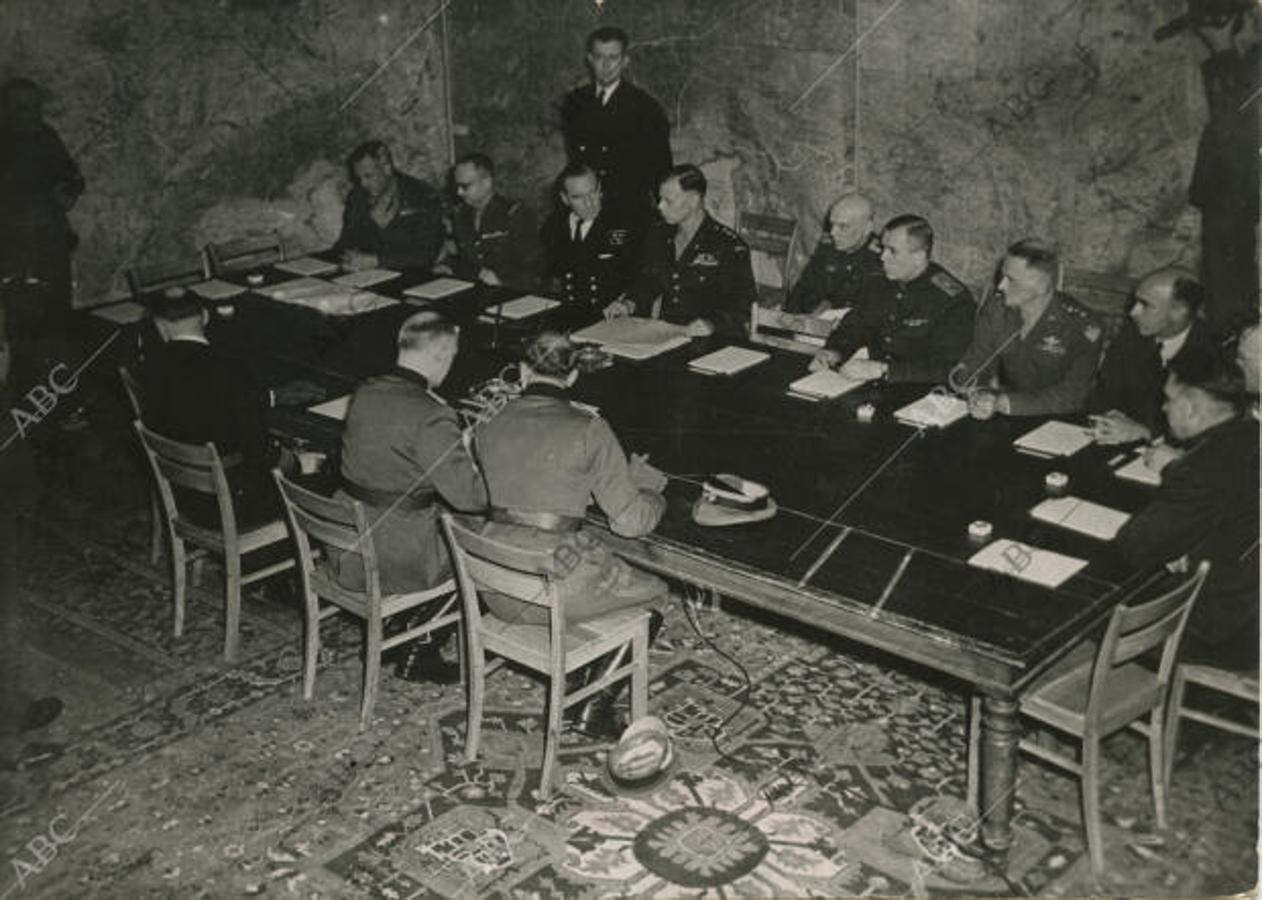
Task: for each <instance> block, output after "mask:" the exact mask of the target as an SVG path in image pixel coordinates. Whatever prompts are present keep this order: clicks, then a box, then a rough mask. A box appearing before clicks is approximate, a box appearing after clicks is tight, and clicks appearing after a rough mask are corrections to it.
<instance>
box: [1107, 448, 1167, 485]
mask: <svg viewBox="0 0 1262 900" xmlns="http://www.w3.org/2000/svg"><path fill="white" fill-rule="evenodd" d="M1113 474H1114V475H1116V476H1117V477H1118V478H1125V479H1126V480H1127V481H1137V482H1139V483H1140V484H1147V485H1151V486H1152V487H1159V486H1160V485H1161V472H1160V470H1158V469H1154V468H1153V467H1152V466H1150V465H1148V463H1146V462H1144V454H1143V453H1140V454H1139V455H1137V456H1136V457H1135V458H1134V459H1132V460H1131V461H1130V462H1128V463H1127V464H1126V465H1124V466H1119V467H1118V468H1116V469H1114V470H1113Z"/></svg>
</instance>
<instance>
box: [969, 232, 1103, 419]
mask: <svg viewBox="0 0 1262 900" xmlns="http://www.w3.org/2000/svg"><path fill="white" fill-rule="evenodd" d="M1059 265H1060V263H1059V261H1058V259H1057V257H1056V253H1055V251H1053V250H1052V249H1051V248H1049V247H1047V246H1046V245H1044V244H1042V243H1040V242H1038V241H1035V240H1030V239H1027V240H1022V241H1018V242H1017V243H1015V244H1013V245H1012V246H1011V247H1009V248H1008V252H1007V256H1006V257H1005V258H1004V261H1003V268H1002V277H1001V278H1000V281H999V289H998V291H997V293H996V295H995V296H994V297H992V298H991V299H990V300H989V301H988V302H986V303H984V304H983V305H982V308H981V310H980V311H979V312H978V314H977V325H976V327H975V329H974V332H973V342H972V344H971V345H970V346H969V348H968V351H967V352H966V353H965V354H964V356H963V358H962V359H961V360H960V363H959V365H957V366H956V367H955V368H954V369H953V370H952V371H951V378H950V383H951V387H952V388H954V389H956V390H959V391H962V392H966V393H968V394H969V412H970V414H972V415H973V417H974V418H978V419H988V418H990V417H991V416H993V415H994V414H995V413H1000V414H1003V415H1013V416H1047V415H1058V414H1063V413H1070V412H1076V411H1078V410H1080V409H1082V408H1083V405H1084V404H1085V402H1086V399H1087V394H1088V393H1089V392H1090V390H1091V382H1092V379H1093V378H1094V377H1095V373H1096V367H1097V366H1098V364H1099V361H1100V336H1101V330H1100V325H1099V323H1098V322H1097V321H1096V318H1095V316H1094V315H1092V314H1091V313H1090V312H1089V311H1088V310H1087V309H1085V308H1084V307H1083V306H1081V305H1080V304H1079V303H1078V301H1076V300H1074V299H1073V298H1072V297H1069V296H1067V295H1065V294H1062V293H1059V292H1058V291H1057V290H1056V280H1057V273H1058V271H1059Z"/></svg>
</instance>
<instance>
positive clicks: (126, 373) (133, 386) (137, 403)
mask: <svg viewBox="0 0 1262 900" xmlns="http://www.w3.org/2000/svg"><path fill="white" fill-rule="evenodd" d="M118 380H119V381H121V382H122V383H123V393H124V394H126V395H127V403H128V405H130V406H131V413H132V416H133V418H135V419H137V420H138V421H144V418H145V415H144V389H143V388H141V386H140V382H139V381H137V380H136V376H135V375H133V374H132V373H131V370H130V369H128V368H127V367H126V366H119V367H118Z"/></svg>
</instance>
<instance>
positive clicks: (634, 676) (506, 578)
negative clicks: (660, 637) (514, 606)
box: [442, 514, 649, 799]
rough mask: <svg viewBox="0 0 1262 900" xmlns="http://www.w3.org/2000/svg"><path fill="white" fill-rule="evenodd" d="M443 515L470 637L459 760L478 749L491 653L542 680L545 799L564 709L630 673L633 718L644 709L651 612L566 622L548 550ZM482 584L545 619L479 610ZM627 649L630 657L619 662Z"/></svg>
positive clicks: (635, 611) (541, 793)
mask: <svg viewBox="0 0 1262 900" xmlns="http://www.w3.org/2000/svg"><path fill="white" fill-rule="evenodd" d="M442 522H443V531H445V532H446V534H447V541H448V545H449V546H450V548H451V556H452V562H453V563H454V565H455V569H456V581H457V583H458V584H459V585H460V596H461V597H462V598H463V601H464V615H465V623H466V627H467V629H468V639H469V662H468V666H469V721H468V736H467V738H466V741H465V761H466V762H473V760H474V759H476V758H477V755H478V743H479V741H480V739H481V732H482V705H483V700H484V697H485V693H486V675H487V664H486V654H488V653H494V654H496V655H498V656H501V657H503V658H504V659H507V660H510V661H512V662H515V663H517V664H519V665H521V666H525V667H526V668H528V669H530V670H532V671H534V672H538V673H539V674H540V675H543V676H544V677H545V678H546V679H548V708H547V731H546V733H545V737H544V745H543V768H542V770H541V771H540V773H539V796H540V797H541V798H542V799H547V798H548V797H549V796H551V793H552V780H553V774H552V770H553V767H554V764H555V763H556V754H557V745H558V744H559V743H560V735H561V716H562V714H563V712H564V711H565V709H567V708H568V707H570V706H573V705H574V704H576V703H579V702H581V701H583V700H586V699H587V698H588V697H590V696H591V695H592V694H595V693H597V692H598V691H603V690H605V689H606V688H608V687H610V686H612V685H614V684H617V683H618V682H620V681H622V680H623V679H625V678H628V677H629V678H630V679H631V718H632V719H633V720H635V719H639V718H641V717H642V716H644V715H645V714H646V713H647V711H648V680H649V672H648V647H649V632H648V625H649V615H648V613H647V612H646V611H644V610H641V609H628V610H618V611H616V612H612V613H609V614H608V615H605V616H601V617H600V618H598V619H589V620H587V621H585V622H581V623H578V624H568V623H567V622H566V621H565V608H564V607H563V606H562V604H560V603H558V602H557V595H556V587H555V584H554V583H553V579H552V573H553V572H554V571H555V564H554V562H553V556H554V554H553V553H552V552H550V551H546V550H523V549H521V548H519V547H514V546H511V545H509V544H505V543H502V542H499V541H494V540H491V539H489V538H485V537H483V536H482V535H480V534H478V533H477V532H475V531H472V530H470V529H469V528H467V527H465V526H464V525H462V524H460V523H459V522H457V521H456V520H455V519H454V518H453V517H452V516H451V515H449V514H444V515H443V517H442ZM482 590H487V591H495V592H498V593H500V594H505V595H507V596H509V597H514V598H516V599H518V600H521V601H524V602H526V603H529V604H531V605H532V606H538V607H541V608H543V609H546V610H547V611H548V624H547V625H546V626H545V625H519V624H516V623H513V622H506V621H504V620H502V619H498V618H496V617H495V616H493V615H490V614H483V613H482V612H481V609H480V607H479V603H478V592H479V591H482ZM627 649H629V650H630V653H631V659H630V660H629V661H627V662H622V659H623V654H624V653H625V652H626V651H627ZM615 652H616V653H617V657H616V658H615V662H614V664H611V665H610V666H607V667H606V669H605V671H604V672H603V673H602V674H601V675H600V676H599V677H598V678H596V679H595V680H593V681H592V682H590V683H589V684H587V685H585V686H584V687H582V688H580V689H578V690H575V691H573V692H572V693H567V692H566V684H565V676H566V675H567V674H569V673H570V672H574V671H576V670H578V669H581V668H583V667H584V666H586V665H588V664H589V663H591V662H594V661H595V660H597V659H600V658H601V657H603V656H605V655H606V654H609V653H615ZM619 663H620V664H619Z"/></svg>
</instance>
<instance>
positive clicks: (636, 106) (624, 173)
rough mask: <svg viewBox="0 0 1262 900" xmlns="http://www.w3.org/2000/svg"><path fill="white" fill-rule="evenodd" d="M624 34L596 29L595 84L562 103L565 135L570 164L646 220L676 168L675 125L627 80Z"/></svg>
mask: <svg viewBox="0 0 1262 900" xmlns="http://www.w3.org/2000/svg"><path fill="white" fill-rule="evenodd" d="M629 49H630V46H629V42H628V39H627V34H626V32H625V31H623V30H622V29H621V28H612V27H608V26H606V27H603V28H597V29H596V30H595V31H593V32H592V33H591V34H590V35H588V38H587V65H588V66H589V68H590V69H591V75H592V83H591V84H589V85H584V86H583V87H580V88H575V89H574V90H572V91H570V93H568V94H566V95H565V99H564V100H563V101H562V102H561V131H562V133H563V134H564V135H565V153H566V157H567V158H568V160H569V162H570V163H571V164H575V163H587V164H588V165H589V166H591V167H592V168H593V169H594V170H595V171H596V174H597V176H599V178H600V181H601V184H602V185H604V189H605V195H606V197H607V199H609V200H610V201H612V202H615V203H618V204H620V205H621V206H622V208H623V209H625V210H626V212H627V213H628V215H637V216H641V218H643V219H647V217H648V216H649V215H650V210H651V209H652V206H653V203H654V201H655V199H656V196H655V193H656V190H657V186H658V184H660V183H661V180H662V179H663V178H665V177H666V173H667V172H669V171H670V168H671V153H670V124H669V123H668V122H667V121H666V115H665V113H663V112H662V108H661V106H659V105H658V102H657V101H656V100H654V99H653V98H652V97H651V96H649V95H648V94H647V93H645V92H644V91H643V90H641V89H640V88H638V87H636V86H635V85H634V84H632V83H631V82H630V81H628V80H627V79H626V78H625V77H623V76H624V75H625V73H626V69H627V66H628V65H629V64H630V62H631V56H630V53H629Z"/></svg>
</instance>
